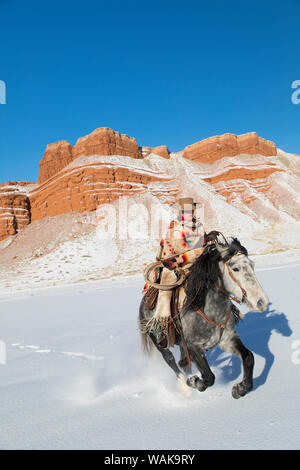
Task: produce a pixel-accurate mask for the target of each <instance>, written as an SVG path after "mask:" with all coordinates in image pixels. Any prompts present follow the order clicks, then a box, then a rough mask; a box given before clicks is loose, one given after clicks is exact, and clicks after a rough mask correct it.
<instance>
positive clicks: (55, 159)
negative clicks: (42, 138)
mask: <svg viewBox="0 0 300 470" xmlns="http://www.w3.org/2000/svg"><path fill="white" fill-rule="evenodd" d="M72 160H73V155H72V145H71V144H69V142H67V141H66V140H61V141H59V142H55V143H54V144H48V145H47V148H46V151H45V154H44V157H43V158H42V160H41V161H40V163H39V165H40V172H39V179H38V183H39V184H41V183H43V182H44V181H47V179H49V178H51V176H54V175H56V173H58V172H59V171H60V170H62V169H63V168H64V167H65V166H67V165H68V164H69V163H70V162H71V161H72Z"/></svg>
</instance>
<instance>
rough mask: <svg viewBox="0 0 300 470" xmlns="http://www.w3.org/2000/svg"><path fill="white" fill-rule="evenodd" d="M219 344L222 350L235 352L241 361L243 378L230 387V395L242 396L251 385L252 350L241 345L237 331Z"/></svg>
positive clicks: (250, 388) (248, 390)
mask: <svg viewBox="0 0 300 470" xmlns="http://www.w3.org/2000/svg"><path fill="white" fill-rule="evenodd" d="M219 346H220V347H221V348H222V349H224V351H229V352H231V353H232V354H235V355H236V356H238V357H239V358H240V359H241V361H242V364H243V372H244V375H243V380H242V381H241V382H240V383H237V384H235V385H234V386H233V387H232V396H233V398H240V397H243V396H244V395H246V393H248V392H250V390H252V387H253V367H254V356H253V354H252V352H251V351H249V349H247V348H246V347H245V346H244V345H243V343H242V341H241V340H240V337H239V335H238V334H237V333H236V334H235V335H234V336H232V337H231V338H230V339H225V338H224V340H222V341H221V343H220V345H219Z"/></svg>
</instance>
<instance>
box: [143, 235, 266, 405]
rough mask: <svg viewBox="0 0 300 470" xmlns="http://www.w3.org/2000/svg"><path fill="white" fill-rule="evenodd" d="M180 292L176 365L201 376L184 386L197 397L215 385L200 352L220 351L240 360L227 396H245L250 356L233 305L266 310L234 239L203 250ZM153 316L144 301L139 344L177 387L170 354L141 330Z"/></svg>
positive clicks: (263, 295)
mask: <svg viewBox="0 0 300 470" xmlns="http://www.w3.org/2000/svg"><path fill="white" fill-rule="evenodd" d="M183 287H184V301H183V305H182V308H181V309H180V312H179V316H178V321H179V322H180V328H181V332H182V335H179V334H176V338H175V344H178V345H179V346H180V351H181V360H180V361H179V364H182V368H183V369H184V371H185V372H190V367H186V365H185V366H184V365H183V364H184V363H185V364H186V356H187V355H188V356H189V357H190V360H191V361H192V362H193V363H194V364H195V365H196V367H197V368H198V370H199V372H200V374H201V377H198V376H197V375H193V376H190V377H189V378H187V380H186V379H184V380H186V384H187V385H188V386H189V387H192V388H195V389H197V390H199V391H200V392H203V391H204V390H206V388H207V387H210V386H212V385H213V384H214V380H215V377H214V374H213V373H212V371H211V369H210V367H209V365H208V362H207V359H206V356H205V350H208V349H213V348H214V347H216V346H219V347H220V348H222V349H223V350H224V351H229V352H231V353H232V354H235V355H237V356H238V357H239V358H240V359H241V361H242V365H243V372H244V374H243V380H242V381H241V382H240V383H237V384H235V385H234V386H233V388H232V396H233V397H234V398H240V397H242V396H244V395H245V394H246V393H247V392H249V391H250V390H251V389H252V386H253V367H254V356H253V354H252V352H251V351H249V350H248V349H247V348H246V347H245V346H244V345H243V343H242V341H241V340H240V338H239V335H238V334H237V332H236V331H235V326H236V323H237V315H236V312H237V309H236V308H235V307H234V304H233V303H232V299H234V300H237V301H239V302H240V303H242V302H243V303H246V304H247V306H248V307H249V308H250V309H251V310H254V311H258V312H264V311H265V310H266V309H267V307H268V304H269V299H268V297H267V295H266V293H265V292H264V291H263V289H262V287H261V285H260V284H259V282H258V280H257V279H256V276H255V273H254V264H253V262H252V261H251V260H250V259H249V258H248V252H247V250H246V248H245V247H243V246H242V245H241V244H240V242H239V241H238V240H237V239H236V238H234V239H233V240H232V241H231V242H228V243H219V242H216V243H215V244H213V245H208V246H207V247H206V248H205V250H204V252H203V254H202V255H201V256H200V257H199V258H198V259H197V260H196V261H195V263H194V264H193V266H192V268H191V273H190V275H189V277H188V278H187V280H186V281H185V283H184V284H183ZM154 314H155V309H153V310H150V309H149V308H148V307H147V303H146V301H145V298H143V300H142V302H141V305H140V314H139V323H140V326H141V335H142V340H143V344H144V346H145V348H146V349H148V350H150V349H151V346H152V345H155V346H156V347H157V349H158V350H159V351H160V352H161V354H162V356H163V358H164V359H165V361H166V362H167V364H168V365H169V366H170V367H171V368H172V369H173V371H174V372H175V374H176V375H177V377H178V379H179V380H181V381H182V380H183V378H184V375H183V373H182V371H181V370H180V368H179V366H178V365H177V363H176V361H175V358H174V356H173V354H172V352H171V351H170V349H168V348H162V347H161V346H160V345H159V344H158V341H157V337H156V336H155V335H154V334H153V332H151V331H145V329H144V328H143V325H145V324H147V322H149V321H151V319H152V318H153V315H154Z"/></svg>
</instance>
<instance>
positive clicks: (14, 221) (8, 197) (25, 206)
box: [0, 181, 31, 240]
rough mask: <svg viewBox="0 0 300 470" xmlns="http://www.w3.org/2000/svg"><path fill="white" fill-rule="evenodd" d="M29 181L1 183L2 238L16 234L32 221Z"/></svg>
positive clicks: (0, 218)
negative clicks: (27, 187) (27, 188)
mask: <svg viewBox="0 0 300 470" xmlns="http://www.w3.org/2000/svg"><path fill="white" fill-rule="evenodd" d="M27 185H28V183H23V182H21V183H16V182H15V181H10V182H8V183H4V184H0V240H3V239H5V238H6V237H8V236H9V235H15V234H16V233H17V232H18V231H20V230H22V229H23V228H24V227H25V226H26V225H28V224H29V223H30V221H31V212H30V201H29V197H28V195H27V193H26V186H27Z"/></svg>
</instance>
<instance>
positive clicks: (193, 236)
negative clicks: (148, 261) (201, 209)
mask: <svg viewBox="0 0 300 470" xmlns="http://www.w3.org/2000/svg"><path fill="white" fill-rule="evenodd" d="M178 202H179V206H180V210H179V215H178V218H177V220H173V221H172V222H171V223H170V225H169V227H168V229H167V233H166V235H165V237H164V238H162V239H161V242H160V247H159V251H158V254H157V260H158V261H162V263H163V265H164V266H165V268H163V269H162V272H161V277H160V283H161V284H172V283H173V282H175V281H176V280H177V276H176V273H175V272H174V269H175V268H176V267H178V266H179V267H188V266H189V265H191V264H192V263H193V262H194V261H195V259H196V258H198V257H199V256H200V255H201V254H202V252H203V249H204V248H203V243H204V235H205V232H204V227H203V224H202V222H201V221H200V220H197V214H196V207H197V204H196V203H195V202H194V201H193V199H192V198H184V199H179V201H178ZM171 297H172V290H168V291H163V290H159V293H158V299H157V305H156V310H155V317H156V318H159V319H162V320H167V319H168V317H169V316H170V315H171V306H170V303H171Z"/></svg>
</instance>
